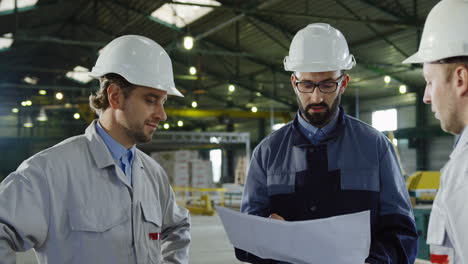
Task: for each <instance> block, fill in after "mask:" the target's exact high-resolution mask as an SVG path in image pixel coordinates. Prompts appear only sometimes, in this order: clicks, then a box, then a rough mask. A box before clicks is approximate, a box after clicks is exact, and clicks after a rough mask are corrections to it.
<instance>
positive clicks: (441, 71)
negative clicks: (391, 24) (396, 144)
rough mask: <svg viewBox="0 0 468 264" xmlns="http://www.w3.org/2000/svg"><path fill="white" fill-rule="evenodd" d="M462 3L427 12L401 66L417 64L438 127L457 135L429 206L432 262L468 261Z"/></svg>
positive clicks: (467, 57) (450, 1) (452, 1)
mask: <svg viewBox="0 0 468 264" xmlns="http://www.w3.org/2000/svg"><path fill="white" fill-rule="evenodd" d="M467 14H468V1H467V0H443V1H441V2H439V3H438V4H437V5H436V6H435V7H434V8H433V9H432V10H431V12H430V13H429V15H428V17H427V20H426V24H425V25H424V31H423V34H422V38H421V43H420V46H419V50H418V51H417V52H416V53H415V54H414V55H412V56H411V57H409V58H407V59H406V60H405V61H404V62H403V63H423V64H424V79H425V80H426V89H425V91H424V98H423V101H424V102H425V103H426V104H431V108H432V112H434V114H435V117H436V118H437V119H439V120H440V125H441V127H442V129H443V130H444V131H446V132H449V133H452V134H454V135H459V138H458V141H457V144H456V146H455V149H454V150H453V152H452V154H450V159H449V161H448V162H447V164H446V165H445V166H444V167H443V168H442V170H441V172H442V175H441V178H440V188H439V190H438V192H437V196H436V199H435V201H434V204H433V205H432V212H431V217H430V221H429V230H428V236H427V243H428V244H429V245H430V246H431V260H432V261H433V262H434V263H450V264H454V263H455V264H460V263H461V264H466V263H468V228H467V226H466V225H467V223H468V205H467V199H466V197H467V194H468V163H467V158H468V132H467V131H466V130H467V129H466V126H467V125H468V28H467V25H468V15H467Z"/></svg>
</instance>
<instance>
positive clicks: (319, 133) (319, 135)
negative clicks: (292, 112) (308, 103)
mask: <svg viewBox="0 0 468 264" xmlns="http://www.w3.org/2000/svg"><path fill="white" fill-rule="evenodd" d="M339 113H340V108H338V110H337V111H336V113H335V116H334V117H333V119H332V120H331V121H330V123H328V124H326V125H325V126H324V127H322V128H317V127H314V126H313V125H311V124H310V123H309V122H307V121H306V120H305V119H304V118H303V117H302V115H301V112H300V111H298V116H299V118H298V120H299V130H300V131H301V133H302V134H303V135H304V136H305V137H306V138H307V139H308V140H309V141H310V143H312V144H315V145H316V144H318V143H320V141H322V139H324V138H325V137H326V135H328V133H330V132H331V131H333V130H334V129H335V127H336V122H337V121H338V115H339Z"/></svg>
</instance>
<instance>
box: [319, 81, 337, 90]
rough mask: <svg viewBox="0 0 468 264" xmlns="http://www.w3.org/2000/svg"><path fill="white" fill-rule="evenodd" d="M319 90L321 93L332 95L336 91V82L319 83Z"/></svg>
mask: <svg viewBox="0 0 468 264" xmlns="http://www.w3.org/2000/svg"><path fill="white" fill-rule="evenodd" d="M319 89H320V91H322V92H323V93H332V92H334V91H335V89H336V82H323V83H319Z"/></svg>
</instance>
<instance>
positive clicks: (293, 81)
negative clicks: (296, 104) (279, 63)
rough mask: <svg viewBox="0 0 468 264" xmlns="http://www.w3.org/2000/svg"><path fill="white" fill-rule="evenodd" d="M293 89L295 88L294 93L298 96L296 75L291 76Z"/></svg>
mask: <svg viewBox="0 0 468 264" xmlns="http://www.w3.org/2000/svg"><path fill="white" fill-rule="evenodd" d="M291 87H292V88H293V91H294V93H295V94H296V95H297V90H296V75H294V73H292V74H291Z"/></svg>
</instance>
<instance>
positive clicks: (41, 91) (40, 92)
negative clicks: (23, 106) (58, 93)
mask: <svg viewBox="0 0 468 264" xmlns="http://www.w3.org/2000/svg"><path fill="white" fill-rule="evenodd" d="M39 94H40V95H46V94H47V91H46V90H39Z"/></svg>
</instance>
